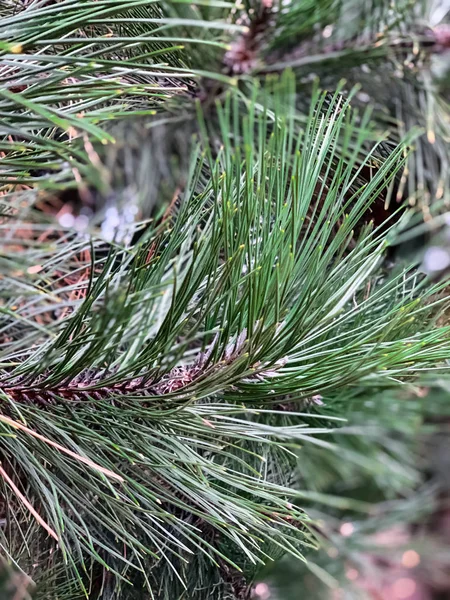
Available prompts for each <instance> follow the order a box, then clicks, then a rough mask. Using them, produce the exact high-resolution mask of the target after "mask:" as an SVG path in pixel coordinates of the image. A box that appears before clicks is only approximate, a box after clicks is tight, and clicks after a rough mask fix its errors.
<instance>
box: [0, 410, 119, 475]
mask: <svg viewBox="0 0 450 600" xmlns="http://www.w3.org/2000/svg"><path fill="white" fill-rule="evenodd" d="M0 421H1V422H2V423H6V424H7V425H9V426H10V427H13V428H14V429H20V430H21V431H24V432H25V433H27V434H28V435H31V436H33V437H34V438H36V439H38V440H41V442H44V443H45V444H48V445H49V446H52V447H53V448H56V449H57V450H59V451H60V452H64V454H67V455H68V456H71V457H72V458H74V459H75V460H77V461H78V462H81V463H84V464H85V465H88V466H89V467H91V468H92V469H94V470H96V471H99V472H100V473H103V475H106V476H107V477H109V478H111V479H116V480H117V481H120V482H123V481H124V479H123V477H121V476H120V475H117V473H113V471H110V470H109V469H105V468H104V467H101V466H100V465H97V464H96V463H95V462H93V461H92V460H90V459H89V458H85V457H84V456H80V454H77V453H76V452H72V450H69V449H68V448H64V446H61V444H58V443H57V442H54V441H53V440H50V439H48V438H46V437H45V436H43V435H41V434H40V433H37V432H36V431H33V430H32V429H30V428H29V427H26V426H25V425H22V423H19V422H18V421H14V420H13V419H10V418H9V417H5V416H4V415H0Z"/></svg>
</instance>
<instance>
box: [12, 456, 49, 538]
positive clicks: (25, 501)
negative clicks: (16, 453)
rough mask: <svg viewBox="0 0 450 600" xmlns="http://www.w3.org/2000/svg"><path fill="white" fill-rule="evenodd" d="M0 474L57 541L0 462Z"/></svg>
mask: <svg viewBox="0 0 450 600" xmlns="http://www.w3.org/2000/svg"><path fill="white" fill-rule="evenodd" d="M0 476H1V477H3V479H4V481H5V482H6V483H7V484H8V485H9V487H10V488H11V489H12V491H13V492H14V494H15V495H16V496H17V498H18V499H19V500H20V501H21V502H22V503H23V504H24V505H25V506H26V508H27V509H28V510H29V511H30V513H31V514H32V515H33V517H34V518H35V519H36V521H37V522H38V523H39V525H41V526H42V527H43V528H44V529H45V531H46V532H47V533H48V534H49V535H51V536H52V538H54V539H55V540H56V541H57V542H59V538H58V536H57V534H56V532H55V531H54V530H53V529H52V528H51V527H50V525H48V524H47V523H46V522H45V521H44V519H43V518H42V517H41V515H40V514H39V513H38V512H37V511H36V510H35V509H34V508H33V506H32V505H31V504H30V502H29V501H28V500H27V499H26V498H25V496H24V495H23V494H22V492H21V491H20V490H19V488H18V487H17V486H16V484H15V483H14V481H13V480H12V479H11V477H10V476H9V475H8V473H7V472H6V471H5V469H4V468H3V467H2V465H1V463H0Z"/></svg>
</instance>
